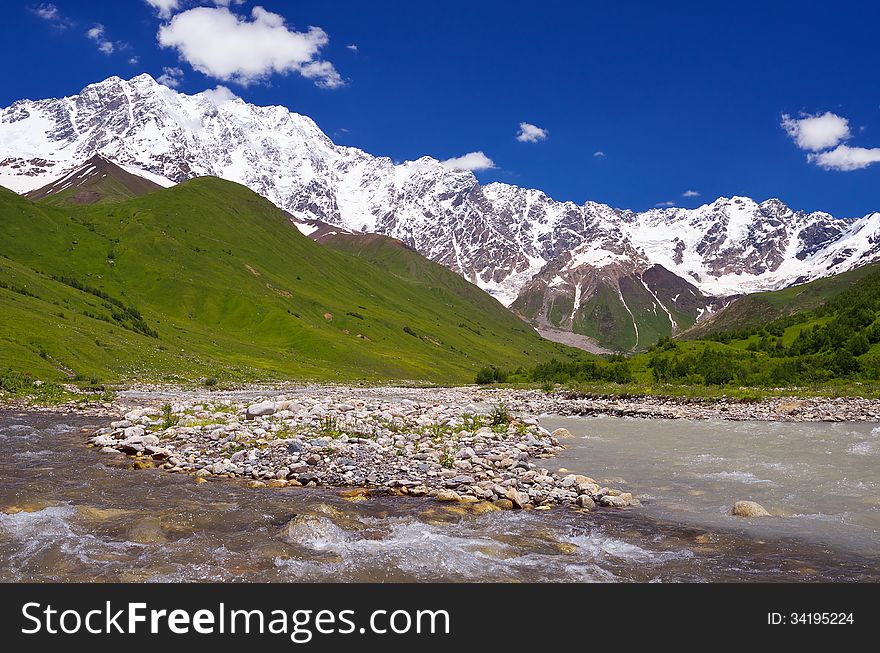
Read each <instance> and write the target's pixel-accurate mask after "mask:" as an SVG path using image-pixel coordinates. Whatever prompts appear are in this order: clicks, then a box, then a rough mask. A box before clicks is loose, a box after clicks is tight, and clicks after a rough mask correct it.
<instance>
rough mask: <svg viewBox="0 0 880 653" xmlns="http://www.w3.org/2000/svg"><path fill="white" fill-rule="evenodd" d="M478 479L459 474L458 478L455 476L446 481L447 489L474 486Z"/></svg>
mask: <svg viewBox="0 0 880 653" xmlns="http://www.w3.org/2000/svg"><path fill="white" fill-rule="evenodd" d="M476 482H477V481H476V479H474V477H473V476H468V475H467V474H459V475H458V476H454V477H452V478H450V479H449V480H448V481H446V483H445V485H446V487H458V486H459V485H473V484H474V483H476Z"/></svg>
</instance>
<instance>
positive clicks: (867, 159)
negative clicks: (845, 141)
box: [807, 145, 880, 172]
mask: <svg viewBox="0 0 880 653" xmlns="http://www.w3.org/2000/svg"><path fill="white" fill-rule="evenodd" d="M807 158H808V159H809V160H810V161H811V162H812V163H815V164H816V165H817V166H819V167H820V168H824V169H825V170H840V171H843V172H851V171H852V170H861V169H862V168H867V167H868V166H869V165H871V164H873V163H880V147H872V148H867V147H850V146H849V145H838V146H837V147H835V148H834V149H833V150H828V151H827V152H818V153H812V154H810V155H809V156H808V157H807Z"/></svg>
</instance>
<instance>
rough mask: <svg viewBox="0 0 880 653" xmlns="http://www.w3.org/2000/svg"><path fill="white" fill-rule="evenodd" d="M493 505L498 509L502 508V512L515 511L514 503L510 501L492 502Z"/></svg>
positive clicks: (498, 500) (497, 500) (499, 500)
mask: <svg viewBox="0 0 880 653" xmlns="http://www.w3.org/2000/svg"><path fill="white" fill-rule="evenodd" d="M492 505H493V506H495V507H496V508H501V510H513V501H511V500H510V499H496V500H495V501H493V502H492Z"/></svg>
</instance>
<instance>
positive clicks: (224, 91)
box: [200, 86, 238, 104]
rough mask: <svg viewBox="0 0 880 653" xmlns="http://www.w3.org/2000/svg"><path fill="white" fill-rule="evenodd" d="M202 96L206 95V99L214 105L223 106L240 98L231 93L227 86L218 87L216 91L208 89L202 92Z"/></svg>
mask: <svg viewBox="0 0 880 653" xmlns="http://www.w3.org/2000/svg"><path fill="white" fill-rule="evenodd" d="M200 95H204V96H205V97H206V98H208V99H209V100H211V101H212V102H213V103H214V104H223V103H225V102H231V101H232V100H237V99H238V96H237V95H236V94H235V93H233V92H232V91H230V90H229V89H228V88H226V87H225V86H218V87H217V88H215V89H208V90H207V91H202V92H201V93H200Z"/></svg>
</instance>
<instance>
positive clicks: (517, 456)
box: [91, 389, 638, 512]
mask: <svg viewBox="0 0 880 653" xmlns="http://www.w3.org/2000/svg"><path fill="white" fill-rule="evenodd" d="M374 392H375V391H374ZM382 394H383V393H382V392H380V393H379V395H380V396H375V395H374V396H369V395H370V392H369V391H365V392H353V391H350V390H349V391H346V390H340V389H327V390H324V391H321V390H317V389H313V390H312V391H310V392H308V393H298V394H290V395H288V394H282V395H276V396H272V397H260V398H258V399H259V400H257V401H242V400H236V399H232V398H227V399H221V398H215V399H205V398H204V397H191V398H189V399H181V400H178V401H174V402H171V403H166V404H164V405H161V406H155V405H152V406H142V407H137V408H133V409H131V410H128V411H127V412H126V413H125V414H124V416H123V418H122V419H120V420H116V421H114V422H112V423H111V425H110V426H108V427H105V428H102V429H100V430H99V431H97V432H96V433H95V434H94V436H93V437H92V438H91V442H92V443H93V444H94V445H95V446H96V447H100V448H101V451H103V452H105V453H108V454H117V453H124V454H127V455H129V456H133V457H134V459H135V460H134V463H133V464H134V466H135V467H141V468H144V467H152V466H158V467H160V468H162V469H165V470H167V471H169V472H174V473H185V474H191V475H193V476H194V477H195V478H196V479H197V480H204V479H207V478H210V477H225V478H239V479H245V480H247V482H248V485H249V486H250V487H253V488H262V487H289V486H308V487H315V486H327V487H347V488H353V489H352V492H351V497H352V498H353V499H357V498H359V497H362V496H366V495H367V494H368V493H370V492H392V493H400V494H404V495H409V496H431V497H434V498H436V499H437V500H439V501H444V502H454V503H461V504H472V505H471V506H470V508H471V510H473V511H477V512H479V511H491V510H497V509H523V508H525V509H533V508H534V509H547V508H549V507H551V506H554V505H568V506H571V507H574V508H578V509H581V510H592V509H594V508H595V507H596V506H597V505H598V506H603V507H613V508H627V507H629V506H632V505H636V504H637V503H638V501H637V500H636V499H634V498H633V497H632V495H631V494H629V493H627V492H620V491H619V490H616V489H614V488H608V487H600V485H599V484H598V483H596V481H594V480H593V479H592V478H589V477H587V476H583V475H576V474H566V473H565V472H564V471H551V470H550V469H548V466H549V463H547V459H551V458H553V457H555V456H556V455H558V454H559V453H560V452H561V451H562V450H563V446H564V445H563V442H562V441H563V440H564V438H566V437H570V434H569V433H568V432H567V431H566V430H565V429H557V430H556V431H554V432H553V433H550V432H549V431H547V430H546V429H544V428H543V427H541V425H540V424H539V421H538V419H537V418H535V417H533V416H531V415H529V414H523V413H519V412H515V413H514V412H511V411H510V410H509V409H508V408H507V407H506V405H505V404H503V403H497V404H494V405H491V406H487V405H485V404H483V403H480V404H474V403H463V402H446V401H444V398H443V397H438V396H433V397H432V395H434V392H433V391H421V393H420V394H422V395H423V396H422V397H421V400H414V399H410V398H408V397H395V398H392V397H389V396H387V395H386V396H381V395H382Z"/></svg>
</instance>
